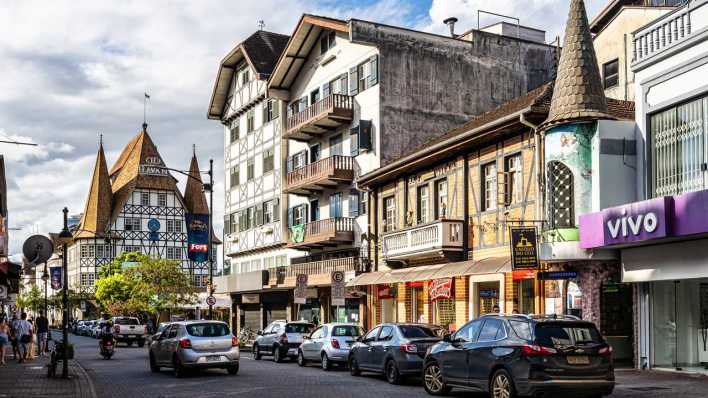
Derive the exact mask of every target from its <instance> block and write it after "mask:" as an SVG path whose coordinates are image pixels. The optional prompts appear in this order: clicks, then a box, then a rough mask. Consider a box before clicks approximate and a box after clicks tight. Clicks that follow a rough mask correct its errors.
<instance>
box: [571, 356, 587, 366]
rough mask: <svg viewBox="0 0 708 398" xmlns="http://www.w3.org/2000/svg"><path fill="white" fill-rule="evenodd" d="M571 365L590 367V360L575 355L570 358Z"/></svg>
mask: <svg viewBox="0 0 708 398" xmlns="http://www.w3.org/2000/svg"><path fill="white" fill-rule="evenodd" d="M568 363H569V364H570V365H589V364H590V358H589V357H588V356H587V355H574V356H569V357H568Z"/></svg>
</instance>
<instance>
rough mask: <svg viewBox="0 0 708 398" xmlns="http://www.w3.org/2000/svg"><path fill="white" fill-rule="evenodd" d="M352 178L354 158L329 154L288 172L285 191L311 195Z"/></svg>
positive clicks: (347, 181)
mask: <svg viewBox="0 0 708 398" xmlns="http://www.w3.org/2000/svg"><path fill="white" fill-rule="evenodd" d="M353 179H354V159H353V158H352V157H351V156H339V155H335V156H330V157H328V158H325V159H322V160H318V161H316V162H314V163H310V164H308V165H307V166H303V167H300V168H298V169H295V170H293V171H291V172H290V173H288V175H287V177H286V180H285V192H286V193H292V194H299V195H311V194H312V193H314V192H318V191H321V190H323V189H326V188H336V187H337V185H339V184H341V183H351V182H352V180H353Z"/></svg>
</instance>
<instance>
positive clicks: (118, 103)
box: [0, 0, 609, 261]
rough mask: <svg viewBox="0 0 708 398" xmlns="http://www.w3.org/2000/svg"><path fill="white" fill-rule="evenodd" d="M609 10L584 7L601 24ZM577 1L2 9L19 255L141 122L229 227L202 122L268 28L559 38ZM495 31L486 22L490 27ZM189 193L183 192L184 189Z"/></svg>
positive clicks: (1, 80) (333, 0)
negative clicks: (331, 20)
mask: <svg viewBox="0 0 708 398" xmlns="http://www.w3.org/2000/svg"><path fill="white" fill-rule="evenodd" d="M607 1H609V0H586V7H587V9H588V15H589V17H590V18H591V19H592V16H594V15H595V14H596V13H597V12H598V11H599V10H600V8H601V7H602V6H604V5H605V3H606V2H607ZM568 5H569V0H413V1H402V0H359V1H352V0H319V1H305V0H290V1H275V0H239V1H233V0H230V1H227V0H224V1H216V0H207V1H167V0H162V1H150V2H146V1H121V2H108V1H77V0H73V1H51V2H47V1H31V0H25V1H21V2H2V3H1V4H0V71H2V74H1V75H0V140H15V141H27V142H33V143H36V144H38V146H36V147H26V146H17V145H13V144H2V143H0V154H2V155H4V158H5V169H6V178H7V184H8V218H9V227H10V228H11V229H15V228H18V229H19V230H11V231H10V254H11V255H15V256H14V257H13V259H14V260H16V261H17V260H19V258H18V257H17V254H18V253H20V252H21V248H22V243H23V242H24V240H25V239H26V238H27V237H28V236H30V235H33V234H36V233H41V234H44V233H48V232H55V231H58V230H60V228H61V223H62V213H61V210H62V208H63V207H64V206H67V207H68V208H69V214H78V213H80V212H82V211H83V207H84V203H85V200H86V196H87V193H88V187H89V182H90V178H91V173H92V169H93V165H94V162H95V156H96V151H97V148H98V142H99V135H100V134H103V142H104V148H105V150H106V156H107V159H108V167H109V168H110V167H111V165H112V164H113V163H114V162H115V160H116V158H117V156H118V154H119V152H120V151H121V150H122V148H123V147H124V146H125V145H126V144H127V142H128V140H129V139H130V138H131V137H132V136H133V135H135V134H136V133H137V132H138V131H139V129H140V126H141V124H142V121H143V97H144V96H143V93H144V92H147V93H149V94H150V97H151V98H150V102H149V103H148V108H147V109H148V111H147V114H148V116H147V119H148V123H149V128H148V131H149V132H150V135H151V137H152V138H153V141H154V142H155V143H156V145H157V146H158V150H159V151H160V153H161V154H162V156H163V158H164V160H165V162H166V163H167V166H168V167H171V168H177V169H183V170H186V169H188V167H189V161H190V157H191V153H192V144H196V149H197V155H198V159H199V162H200V166H201V167H202V168H206V167H207V166H208V159H209V158H213V159H214V164H215V169H216V170H215V176H216V184H215V196H214V209H215V211H214V213H215V215H214V223H215V230H216V231H217V234H220V233H221V230H222V221H221V220H223V216H222V214H223V203H224V200H223V189H224V173H223V166H222V161H223V148H222V145H223V138H222V134H223V128H222V125H221V124H220V123H219V122H218V121H214V120H208V119H207V118H206V113H207V106H208V104H209V100H210V96H211V91H212V88H213V84H214V79H215V76H216V72H217V68H218V65H219V61H220V60H221V58H223V57H224V56H225V55H226V54H227V53H228V52H229V51H230V50H231V49H232V48H233V47H234V46H235V45H237V44H238V43H239V42H240V41H242V40H243V39H245V38H246V37H248V36H249V35H250V34H251V33H252V32H253V31H254V30H256V29H257V28H258V21H259V20H263V21H264V22H265V29H266V30H270V31H275V32H278V33H283V34H290V33H291V32H292V30H293V29H294V27H295V24H296V23H297V20H298V18H299V17H300V15H301V14H302V13H305V12H306V13H312V14H318V15H326V16H331V17H337V18H343V19H347V18H358V19H363V20H371V21H376V22H382V23H387V24H390V25H397V26H404V27H408V28H412V29H418V30H423V31H428V32H434V33H440V34H447V32H448V28H447V27H446V26H445V25H444V24H443V23H442V21H443V20H444V19H445V18H447V17H450V16H455V17H457V18H458V19H459V22H458V24H457V28H456V31H457V32H458V33H461V32H463V31H465V30H468V29H470V28H473V27H476V25H477V10H480V9H481V10H485V11H490V12H494V13H497V14H504V15H511V16H515V17H518V18H520V22H521V24H522V25H527V26H531V27H535V28H540V29H544V30H546V31H547V34H546V41H547V42H551V41H553V40H554V38H555V37H556V35H560V36H562V32H563V28H564V23H565V19H566V16H567V12H568ZM496 21H498V19H494V18H493V17H490V16H483V17H482V18H481V22H480V24H481V25H482V26H484V25H487V24H490V23H493V22H496ZM175 177H177V178H178V179H180V181H181V183H180V187H184V178H183V177H181V176H179V175H175Z"/></svg>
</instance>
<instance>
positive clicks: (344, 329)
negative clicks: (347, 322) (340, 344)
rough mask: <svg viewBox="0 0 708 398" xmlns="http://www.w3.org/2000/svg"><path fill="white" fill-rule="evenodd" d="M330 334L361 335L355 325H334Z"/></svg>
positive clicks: (339, 335)
mask: <svg viewBox="0 0 708 398" xmlns="http://www.w3.org/2000/svg"><path fill="white" fill-rule="evenodd" d="M332 336H335V337H358V336H361V328H359V327H357V326H335V327H334V329H332Z"/></svg>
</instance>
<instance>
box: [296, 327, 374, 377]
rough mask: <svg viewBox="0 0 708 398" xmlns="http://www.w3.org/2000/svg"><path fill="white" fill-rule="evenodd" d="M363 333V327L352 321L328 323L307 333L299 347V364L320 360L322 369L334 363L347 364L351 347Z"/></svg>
mask: <svg viewBox="0 0 708 398" xmlns="http://www.w3.org/2000/svg"><path fill="white" fill-rule="evenodd" d="M362 334H363V330H362V329H361V327H359V326H357V325H354V324H351V323H327V324H324V325H322V326H320V327H318V328H317V329H315V331H314V332H312V334H310V335H305V336H304V340H303V342H302V344H301V345H300V347H299V348H298V353H297V354H298V355H297V364H298V365H300V366H305V365H307V362H309V361H315V362H320V364H321V365H322V369H324V370H330V369H331V368H332V365H334V364H346V363H347V359H349V347H351V346H352V345H353V344H354V342H355V341H356V339H357V338H358V337H359V336H361V335H362Z"/></svg>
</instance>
